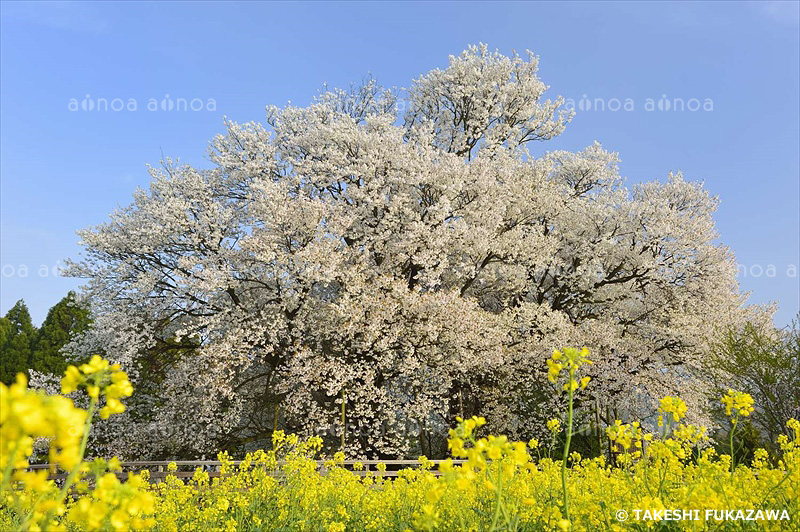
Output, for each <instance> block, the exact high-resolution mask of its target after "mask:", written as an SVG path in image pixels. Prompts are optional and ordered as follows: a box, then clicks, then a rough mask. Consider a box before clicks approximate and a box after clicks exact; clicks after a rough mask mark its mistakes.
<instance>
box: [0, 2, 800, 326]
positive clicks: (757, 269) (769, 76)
mask: <svg viewBox="0 0 800 532" xmlns="http://www.w3.org/2000/svg"><path fill="white" fill-rule="evenodd" d="M798 5H799V4H798V3H797V2H753V3H747V2H735V3H723V2H709V3H695V2H676V3H668V2H664V3H655V2H641V3H634V2H620V3H602V2H584V3H580V2H576V3H547V2H533V3H498V2H493V3H477V2H470V3H455V2H453V3H450V2H442V3H388V2H383V3H374V4H373V3H366V2H354V3H344V2H342V3H258V2H242V3H235V2H219V3H216V2H202V3H192V2H174V3H168V2H158V3H143V2H108V3H102V2H90V3H78V2H58V3H47V2H38V3H14V2H2V3H0V10H1V12H0V14H1V15H2V22H1V26H0V35H2V37H1V39H2V42H1V43H0V44H2V47H1V48H0V68H1V69H2V77H1V78H0V79H1V81H0V113H1V115H2V121H1V122H0V152H1V155H2V156H1V157H0V178H1V183H0V242H1V243H2V247H0V266H2V269H3V270H2V277H0V283H2V284H1V286H0V288H1V290H0V312H2V313H3V314H4V313H5V312H6V311H7V310H8V309H9V308H10V307H11V306H12V305H13V304H14V302H15V301H16V300H17V299H20V298H24V299H25V301H26V302H27V303H28V306H29V307H30V309H31V313H32V315H33V319H34V322H36V323H40V322H41V321H42V320H43V319H44V316H45V314H46V312H47V309H48V308H49V307H50V306H52V305H53V304H55V303H56V302H57V301H58V300H59V299H61V297H63V296H64V295H65V294H66V292H67V291H68V290H70V289H72V288H75V287H77V286H79V285H80V284H81V281H80V280H75V279H65V278H61V277H58V276H56V275H55V273H57V268H58V265H59V264H60V261H63V259H64V258H66V257H77V256H78V255H79V252H80V247H79V246H78V244H77V242H78V239H77V237H76V235H75V230H77V229H79V228H84V227H88V226H91V225H95V224H98V223H101V222H103V221H105V220H107V217H108V214H109V213H110V212H111V211H112V210H113V209H114V208H116V207H117V206H121V205H126V204H128V203H129V202H130V201H131V198H132V193H133V191H134V189H135V188H136V187H137V186H141V187H146V186H147V183H148V175H147V172H146V170H145V163H152V164H156V163H158V160H159V159H160V158H161V154H162V153H163V154H164V155H167V156H171V157H179V158H180V159H181V161H183V162H188V163H192V164H197V165H200V166H208V162H207V160H206V158H205V152H206V147H207V143H208V141H209V140H210V139H211V138H212V137H213V136H214V135H216V134H217V133H220V132H222V131H223V124H222V120H223V116H228V117H230V118H231V119H233V120H236V121H250V120H258V121H263V119H264V107H265V105H267V104H277V105H283V104H285V103H286V102H287V101H291V102H292V103H294V104H306V103H308V102H309V101H310V99H311V98H312V97H313V96H314V94H316V93H317V91H318V90H319V88H320V87H321V86H322V84H323V83H324V82H327V83H328V84H330V85H334V86H336V85H339V86H344V85H348V84H349V83H350V82H354V81H355V82H357V81H359V80H360V79H362V78H363V77H364V76H365V75H366V74H367V73H372V74H373V75H375V76H376V77H377V78H378V80H379V81H381V82H382V83H383V84H384V85H389V86H398V87H403V86H408V85H409V84H410V81H411V80H412V79H413V78H416V77H418V76H419V75H420V74H421V73H424V72H427V71H428V70H430V69H432V68H436V67H444V66H446V65H447V57H448V55H449V54H458V53H459V52H460V51H461V50H463V49H464V48H465V47H466V45H468V44H472V43H478V42H485V43H487V44H488V45H489V46H490V47H491V48H498V49H499V50H500V51H501V52H503V53H506V54H509V53H510V52H511V51H512V50H517V51H519V52H523V51H524V50H526V49H530V50H532V51H534V52H535V53H536V54H537V55H539V56H540V58H541V62H540V75H541V77H542V79H543V80H544V82H545V83H547V84H548V85H550V86H551V90H550V93H549V94H552V95H556V94H561V95H563V96H564V97H565V98H569V99H572V101H573V102H574V105H575V106H576V110H577V116H576V117H575V119H574V120H573V122H572V124H571V125H570V126H569V127H568V129H567V131H566V133H564V134H563V135H562V136H561V137H559V138H558V139H556V140H554V141H551V142H548V143H546V144H542V145H540V146H537V147H536V148H537V149H538V150H540V151H544V150H550V149H569V150H579V149H582V148H583V147H585V146H587V145H589V144H591V143H592V142H593V141H594V140H598V141H600V142H601V143H602V144H603V145H604V147H606V148H607V149H610V150H613V151H617V152H619V154H620V157H621V160H622V162H621V172H622V174H623V175H624V176H626V177H627V178H628V180H629V183H630V184H632V183H635V182H637V181H644V180H652V179H664V178H665V176H666V175H667V173H668V172H670V171H678V170H680V171H683V173H684V176H685V177H687V178H688V179H691V180H702V181H704V182H705V184H706V186H707V187H708V189H710V190H711V191H712V193H713V194H716V195H718V196H719V197H720V199H721V201H722V203H721V207H720V209H719V211H718V212H717V214H716V217H715V219H716V221H717V227H718V230H719V232H720V234H721V238H720V241H721V242H723V243H724V244H726V245H728V246H729V247H731V248H732V249H733V250H734V252H735V253H736V257H737V261H738V262H739V263H740V264H741V268H740V274H739V282H740V284H741V287H742V289H743V290H745V291H750V292H751V297H750V301H751V302H755V303H764V302H769V301H776V302H778V304H779V305H780V310H779V311H778V314H777V316H776V324H778V325H785V324H787V323H789V322H790V321H791V319H792V318H793V317H794V316H795V315H796V314H797V312H798V306H799V304H800V303H799V300H800V293H799V292H800V289H799V288H798V286H799V282H800V277H798V276H797V275H798V274H797V272H796V268H797V267H798V266H800V155H799V151H798V150H800V148H799V146H800V131H799V130H800V108H799V107H798V102H799V100H800V72H799V69H800V67H799V66H798V65H800V57H799V50H800V41H799V40H798V26H799V21H798V19H799V18H800V15H799V14H798ZM100 98H105V99H106V101H107V102H108V104H109V105H111V104H114V102H113V100H114V99H115V98H118V99H120V101H121V102H122V103H124V104H125V109H124V110H121V111H114V110H106V111H98V110H97V109H96V108H95V109H93V110H91V111H89V110H83V109H82V103H83V101H84V100H86V102H87V105H88V103H89V101H91V102H97V101H98V99H100ZM166 98H169V99H170V100H172V101H173V104H175V103H176V102H177V100H178V98H182V99H183V100H184V101H185V102H186V104H187V105H190V104H192V103H193V104H194V107H195V108H198V107H199V108H200V110H198V111H193V110H191V108H189V109H186V110H180V111H176V110H174V109H173V110H172V111H165V110H162V109H161V108H160V102H161V101H162V100H165V99H166ZM195 99H197V100H195ZM596 99H602V100H603V101H604V102H605V103H606V105H608V106H609V107H611V108H613V107H616V106H617V105H618V104H619V105H621V106H622V109H620V110H617V111H612V110H609V108H608V107H607V108H606V109H605V110H601V109H597V108H596V107H595V105H594V104H595V103H596V101H595V100H596ZM614 99H617V103H614V101H613V100H614ZM648 99H650V101H649V102H648ZM676 99H680V100H682V101H683V105H684V109H683V110H677V111H676V110H675V108H674V104H675V100H676ZM692 99H696V101H697V102H699V103H701V104H702V105H701V107H700V109H699V110H697V111H690V110H689V109H688V108H689V107H696V104H695V103H694V102H693V101H692ZM151 100H152V101H151ZM193 100H194V101H193ZM707 100H708V101H710V102H712V104H711V106H712V109H708V104H707ZM131 101H134V102H135V106H136V110H131V109H129V106H131V105H132V104H131ZM587 101H589V102H590V103H591V108H588V107H587V105H586V102H587ZM666 101H669V102H670V110H662V109H663V108H664V107H665V103H664V102H666ZM70 102H72V105H70ZM626 103H627V108H629V109H630V108H631V107H632V110H625V104H626ZM659 103H661V108H659ZM148 104H149V105H148ZM154 104H156V105H158V107H159V108H158V109H157V110H150V109H152V107H153V105H154ZM114 105H116V106H117V107H118V106H119V103H116V104H114ZM581 105H582V108H583V111H581ZM679 105H680V104H679ZM148 106H149V107H150V109H148ZM648 106H649V107H650V108H649V109H648ZM75 107H77V110H71V108H72V109H75ZM704 107H705V108H706V109H704ZM770 266H772V269H771V268H770ZM792 268H794V270H793V269H792ZM25 270H27V271H25ZM24 273H26V274H27V275H23V274H24ZM792 274H794V275H792Z"/></svg>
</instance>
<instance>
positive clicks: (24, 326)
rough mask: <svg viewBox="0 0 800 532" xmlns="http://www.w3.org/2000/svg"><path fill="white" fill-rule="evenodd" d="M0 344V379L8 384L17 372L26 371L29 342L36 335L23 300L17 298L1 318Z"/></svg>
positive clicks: (29, 351) (29, 356)
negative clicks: (0, 338) (0, 336)
mask: <svg viewBox="0 0 800 532" xmlns="http://www.w3.org/2000/svg"><path fill="white" fill-rule="evenodd" d="M3 320H4V321H3V324H2V327H0V328H2V339H3V342H2V344H0V381H2V382H4V383H6V384H10V383H11V382H13V381H14V379H15V378H16V375H17V373H20V372H23V373H27V371H28V363H29V361H30V358H31V343H32V341H33V340H34V339H35V337H36V328H35V327H34V326H33V323H32V322H31V314H30V312H29V311H28V306H27V305H25V302H24V301H23V300H21V299H20V300H19V301H17V302H16V304H15V305H14V306H13V307H11V310H9V311H8V313H7V314H6V315H5V318H3Z"/></svg>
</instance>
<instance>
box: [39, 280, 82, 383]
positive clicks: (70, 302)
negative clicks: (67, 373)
mask: <svg viewBox="0 0 800 532" xmlns="http://www.w3.org/2000/svg"><path fill="white" fill-rule="evenodd" d="M90 322H91V320H90V318H89V308H88V306H85V305H81V304H79V303H78V301H77V298H76V295H75V292H72V291H70V292H69V294H67V295H66V296H65V297H64V299H62V300H61V301H59V302H58V303H56V304H55V306H53V307H52V308H51V309H50V310H49V311H48V313H47V317H46V318H45V320H44V323H42V326H41V328H40V329H39V332H38V334H37V335H36V338H35V339H34V342H33V346H32V349H31V351H32V353H31V359H30V364H29V367H30V369H34V370H36V371H40V372H42V373H53V374H56V375H58V374H61V373H63V372H64V370H65V369H66V368H67V365H68V364H67V360H66V359H65V358H64V355H63V354H62V353H61V348H62V347H64V345H66V343H67V342H69V341H70V340H71V339H72V336H73V335H75V334H77V333H80V332H81V331H83V330H84V329H86V327H87V326H88V325H89V323H90Z"/></svg>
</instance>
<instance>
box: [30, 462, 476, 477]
mask: <svg viewBox="0 0 800 532" xmlns="http://www.w3.org/2000/svg"><path fill="white" fill-rule="evenodd" d="M326 462H327V461H326V460H316V463H317V470H318V471H319V472H320V474H323V475H324V474H325V473H326V468H325V463H326ZM442 462H443V460H429V461H428V463H430V464H433V465H434V466H438V465H439V464H440V463H442ZM464 462H465V461H464V460H453V463H454V464H456V465H460V464H463V463H464ZM172 463H174V464H175V466H177V468H178V469H177V471H167V467H168V466H169V464H172ZM229 463H231V464H233V465H234V466H236V468H238V467H239V465H240V464H241V463H242V462H241V460H233V461H231V462H229ZM357 463H358V464H361V465H362V466H363V468H362V469H361V470H355V469H354V468H353V466H354V465H355V464H357ZM283 464H284V462H282V461H278V463H277V467H276V468H275V470H273V471H272V472H271V474H274V475H275V476H282V474H283V472H282V471H281V466H282V465H283ZM378 464H383V465H385V466H386V470H385V471H379V470H378V469H377V465H378ZM120 465H121V466H122V470H121V471H118V472H117V473H116V474H117V476H118V477H119V478H120V480H124V479H126V478H127V477H128V472H135V473H136V472H140V471H144V470H148V471H149V472H150V480H151V482H163V481H164V479H166V478H167V476H169V475H172V476H174V477H175V478H180V479H184V480H185V479H190V478H192V476H194V474H195V471H196V470H197V469H198V468H200V469H201V470H202V471H205V472H206V473H208V476H209V477H210V478H215V477H219V476H220V474H221V469H222V462H220V461H218V460H173V461H170V460H160V461H159V460H157V461H152V462H146V461H133V462H121V463H120ZM254 467H257V466H255V465H254ZM341 467H344V468H345V469H347V470H349V471H352V472H353V473H354V474H356V475H360V476H366V475H372V476H376V477H396V476H398V474H399V471H400V470H401V469H416V468H419V467H420V462H419V461H418V460H345V461H344V462H343V463H342V464H341ZM28 469H29V470H33V471H35V470H41V469H50V464H32V465H31V466H29V467H28ZM431 472H432V473H433V474H434V475H439V472H438V470H437V469H436V468H434V469H433V470H432V471H431ZM49 478H50V479H51V480H64V479H66V478H67V473H53V474H51V475H50V477H49Z"/></svg>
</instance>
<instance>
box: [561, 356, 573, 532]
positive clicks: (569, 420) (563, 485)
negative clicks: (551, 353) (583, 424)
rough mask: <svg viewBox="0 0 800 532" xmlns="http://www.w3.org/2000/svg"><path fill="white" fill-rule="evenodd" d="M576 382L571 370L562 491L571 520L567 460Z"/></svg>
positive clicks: (562, 463)
mask: <svg viewBox="0 0 800 532" xmlns="http://www.w3.org/2000/svg"><path fill="white" fill-rule="evenodd" d="M573 380H575V370H574V369H573V368H570V370H569V381H568V383H567V389H568V390H569V410H568V412H567V441H566V442H565V443H564V458H563V460H562V461H561V490H562V492H563V494H564V516H565V517H566V519H567V520H569V496H568V495H567V458H568V457H569V445H570V443H571V442H572V396H573V390H572V381H573Z"/></svg>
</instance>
